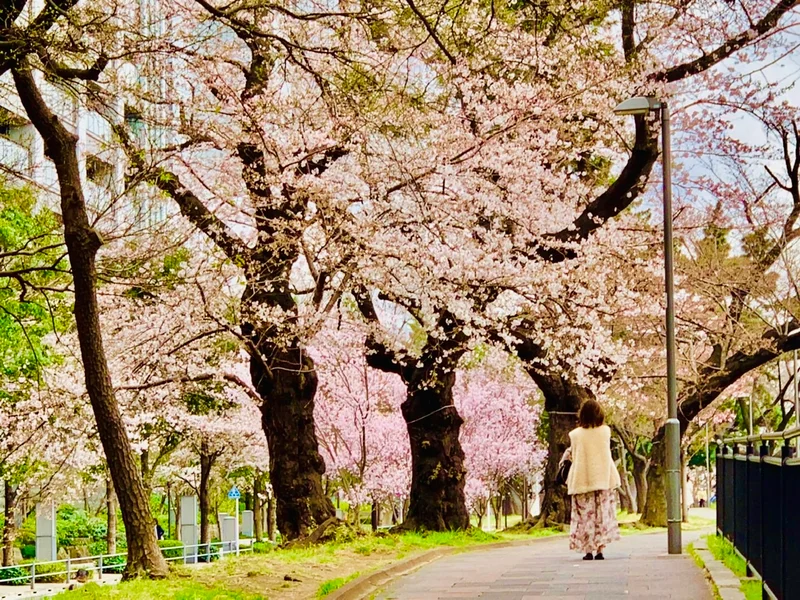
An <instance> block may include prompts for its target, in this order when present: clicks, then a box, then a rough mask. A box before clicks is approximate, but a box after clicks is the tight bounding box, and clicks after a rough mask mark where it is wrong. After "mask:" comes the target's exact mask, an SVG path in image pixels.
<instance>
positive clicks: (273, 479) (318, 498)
mask: <svg viewBox="0 0 800 600" xmlns="http://www.w3.org/2000/svg"><path fill="white" fill-rule="evenodd" d="M246 294H247V292H246ZM260 350H261V353H260V355H259V356H251V359H250V373H251V376H252V380H253V385H254V386H255V388H256V390H258V393H259V395H260V396H261V398H263V400H264V402H263V404H262V405H261V415H262V419H261V422H262V426H263V428H264V433H265V434H266V436H267V444H268V446H269V462H270V483H271V484H272V489H273V490H274V492H275V498H276V500H277V502H276V504H277V506H276V514H277V525H278V528H279V529H280V532H281V536H283V539H285V540H293V539H296V538H300V537H305V536H307V535H309V534H310V533H311V532H313V531H314V530H315V529H316V528H317V527H318V526H320V525H322V524H323V523H325V522H326V521H328V519H333V518H335V517H336V511H335V509H334V508H333V503H332V502H331V500H330V498H328V497H327V496H326V495H325V491H324V490H323V487H322V475H323V474H324V473H325V462H324V461H323V460H322V455H320V453H319V444H318V442H317V435H316V431H315V430H314V396H315V395H316V392H317V373H316V370H315V369H314V361H313V360H312V359H311V357H309V356H308V355H307V354H306V353H305V350H304V349H303V348H297V347H294V348H289V349H280V348H276V347H274V346H272V345H271V344H263V345H262V347H261V348H260ZM267 357H269V362H270V366H271V369H270V373H269V374H268V373H267V372H266V369H265V368H264V362H265V360H266V359H267Z"/></svg>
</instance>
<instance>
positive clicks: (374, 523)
mask: <svg viewBox="0 0 800 600" xmlns="http://www.w3.org/2000/svg"><path fill="white" fill-rule="evenodd" d="M380 519H381V508H380V505H379V504H378V503H377V502H376V501H375V499H374V498H373V500H372V506H371V509H370V514H369V521H370V527H371V528H372V531H373V532H375V531H378V525H380Z"/></svg>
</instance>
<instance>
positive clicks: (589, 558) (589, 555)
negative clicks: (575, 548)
mask: <svg viewBox="0 0 800 600" xmlns="http://www.w3.org/2000/svg"><path fill="white" fill-rule="evenodd" d="M583 560H594V556H592V553H591V552H587V553H586V555H585V556H584V557H583Z"/></svg>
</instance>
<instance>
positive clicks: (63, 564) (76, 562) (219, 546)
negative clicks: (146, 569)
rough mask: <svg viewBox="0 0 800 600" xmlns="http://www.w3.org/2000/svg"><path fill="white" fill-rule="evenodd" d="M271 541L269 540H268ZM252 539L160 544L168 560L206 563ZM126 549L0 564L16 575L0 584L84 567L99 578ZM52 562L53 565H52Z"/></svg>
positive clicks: (119, 566)
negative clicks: (116, 551)
mask: <svg viewBox="0 0 800 600" xmlns="http://www.w3.org/2000/svg"><path fill="white" fill-rule="evenodd" d="M269 543H272V542H269ZM253 551H254V545H253V540H252V539H244V540H239V542H238V543H236V542H210V543H208V544H192V545H180V546H178V545H176V546H168V547H166V548H161V552H162V553H163V554H164V558H165V560H166V561H167V562H183V563H184V564H197V563H209V562H212V561H214V560H218V559H220V558H222V557H223V556H228V555H230V554H234V555H239V554H240V553H242V554H243V553H247V552H251V553H252V552H253ZM127 558H128V555H127V553H124V552H123V553H118V554H97V555H95V556H85V557H80V558H65V559H60V560H52V561H42V562H32V563H23V564H18V565H13V566H12V567H0V573H2V571H3V570H9V569H14V570H15V571H17V573H18V574H17V575H15V576H12V577H5V578H0V585H29V586H30V588H31V589H32V590H33V589H35V587H36V583H37V580H38V582H39V583H45V582H49V583H53V582H54V581H55V580H62V579H63V581H58V582H59V583H64V582H66V583H69V582H70V581H72V580H75V579H76V578H77V577H78V576H79V572H80V571H84V572H85V573H86V574H87V576H88V575H89V574H90V573H97V578H98V580H100V581H102V579H103V576H104V575H106V576H107V575H109V574H119V573H122V570H123V569H124V568H125V565H126V564H127ZM51 565H56V566H55V567H52V566H51Z"/></svg>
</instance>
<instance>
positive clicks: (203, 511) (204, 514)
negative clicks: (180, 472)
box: [198, 440, 222, 544]
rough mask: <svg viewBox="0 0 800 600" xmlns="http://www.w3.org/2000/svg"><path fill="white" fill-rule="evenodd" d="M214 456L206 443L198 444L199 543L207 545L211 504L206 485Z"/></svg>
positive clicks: (209, 477)
mask: <svg viewBox="0 0 800 600" xmlns="http://www.w3.org/2000/svg"><path fill="white" fill-rule="evenodd" d="M215 458H216V457H215V456H214V454H213V453H211V452H209V449H208V442H206V441H205V440H203V441H202V442H200V486H199V488H198V496H199V499H198V500H199V503H200V543H201V544H208V542H209V541H210V540H209V530H208V517H209V513H210V512H211V502H210V498H209V490H208V484H209V481H210V480H211V468H212V467H213V466H214V460H215ZM220 526H222V525H221V524H220Z"/></svg>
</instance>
